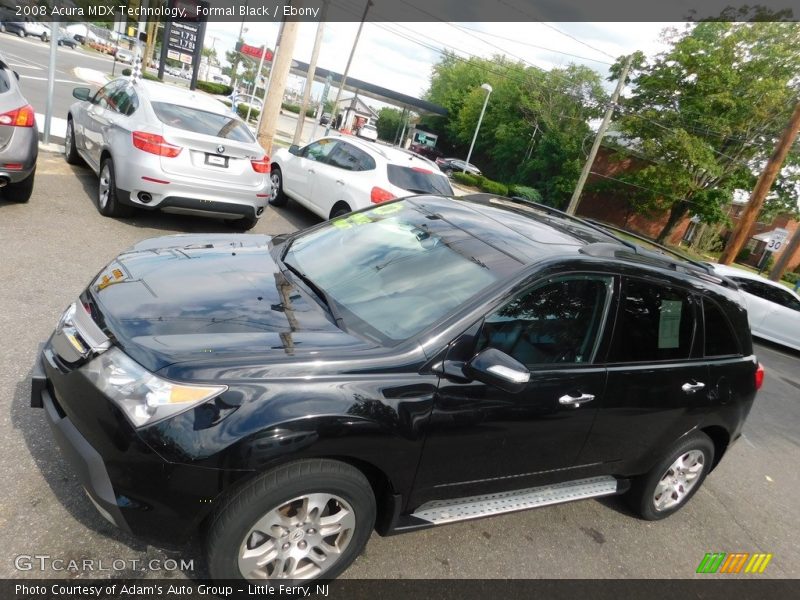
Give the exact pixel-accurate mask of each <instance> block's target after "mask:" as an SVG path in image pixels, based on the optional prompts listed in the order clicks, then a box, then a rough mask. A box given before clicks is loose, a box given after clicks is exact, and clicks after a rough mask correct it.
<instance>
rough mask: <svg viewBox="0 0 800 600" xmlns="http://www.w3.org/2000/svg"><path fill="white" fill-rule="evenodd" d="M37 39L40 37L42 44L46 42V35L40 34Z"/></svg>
mask: <svg viewBox="0 0 800 600" xmlns="http://www.w3.org/2000/svg"><path fill="white" fill-rule="evenodd" d="M39 37H40V38H42V41H43V42H46V41H47V34H46V33H43V34H42V35H40V36H39Z"/></svg>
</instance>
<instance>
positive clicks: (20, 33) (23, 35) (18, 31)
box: [17, 29, 25, 38]
mask: <svg viewBox="0 0 800 600" xmlns="http://www.w3.org/2000/svg"><path fill="white" fill-rule="evenodd" d="M17 35H18V36H19V37H21V38H24V37H25V32H24V31H23V30H22V29H17Z"/></svg>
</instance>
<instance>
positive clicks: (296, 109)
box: [281, 102, 300, 114]
mask: <svg viewBox="0 0 800 600" xmlns="http://www.w3.org/2000/svg"><path fill="white" fill-rule="evenodd" d="M281 108H282V109H283V110H288V111H289V112H291V113H295V114H300V107H299V106H298V105H297V104H291V103H289V102H284V103H283V104H281Z"/></svg>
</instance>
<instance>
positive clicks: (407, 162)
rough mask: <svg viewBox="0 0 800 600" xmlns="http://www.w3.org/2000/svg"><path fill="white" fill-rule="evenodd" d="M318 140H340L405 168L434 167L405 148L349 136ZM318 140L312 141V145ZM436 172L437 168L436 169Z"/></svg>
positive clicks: (327, 137)
mask: <svg viewBox="0 0 800 600" xmlns="http://www.w3.org/2000/svg"><path fill="white" fill-rule="evenodd" d="M319 139H331V140H341V141H344V142H347V143H348V144H353V145H354V146H357V147H358V148H359V149H361V150H364V151H366V152H369V153H371V154H373V155H374V154H377V155H378V156H380V157H381V158H383V159H384V160H386V161H387V162H390V163H392V164H395V165H402V166H406V167H412V168H413V167H418V168H422V169H427V170H432V167H436V165H435V164H434V163H433V162H431V161H430V160H428V159H427V158H424V157H422V156H419V155H418V154H414V153H413V152H411V151H410V150H406V149H405V148H398V147H396V146H387V145H386V144H380V143H377V142H370V141H367V140H362V139H361V138H357V137H355V136H351V135H336V134H332V135H328V136H323V137H322V138H319ZM316 141H319V140H313V141H312V142H309V143H313V142H316ZM436 169H437V172H438V169H439V168H438V167H436Z"/></svg>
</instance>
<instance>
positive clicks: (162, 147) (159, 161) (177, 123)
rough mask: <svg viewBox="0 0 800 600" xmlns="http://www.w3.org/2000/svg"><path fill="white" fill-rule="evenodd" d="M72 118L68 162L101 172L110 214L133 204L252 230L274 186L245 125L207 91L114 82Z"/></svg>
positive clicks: (79, 91)
mask: <svg viewBox="0 0 800 600" xmlns="http://www.w3.org/2000/svg"><path fill="white" fill-rule="evenodd" d="M72 95H73V96H75V97H76V98H78V99H79V100H80V101H79V102H76V103H75V104H73V105H72V106H71V107H70V109H69V114H68V115H67V133H66V140H65V143H64V146H65V151H66V157H67V162H69V163H71V164H75V163H77V162H79V161H80V160H81V159H83V160H85V161H86V162H87V163H88V164H89V166H90V167H91V168H92V169H93V170H94V171H95V172H96V173H97V174H98V175H99V177H100V182H99V186H98V196H97V208H98V210H99V211H100V213H101V214H103V215H105V216H109V217H123V216H128V215H130V213H131V211H132V207H137V208H145V209H151V210H152V209H160V210H162V211H164V212H173V213H182V214H193V215H201V216H209V217H217V218H223V219H226V220H228V221H230V223H231V225H232V226H233V227H235V228H237V229H240V230H247V229H251V228H252V227H253V226H254V225H255V224H256V223H257V222H258V218H259V217H260V216H261V214H262V213H263V212H264V209H265V207H266V205H267V200H268V199H269V197H270V193H271V190H272V187H271V186H272V184H271V182H270V179H269V171H270V159H269V157H268V156H266V155H265V154H264V150H263V149H262V148H261V146H259V145H258V143H257V142H256V139H255V137H254V136H253V134H252V133H251V131H250V130H249V129H248V128H247V126H246V125H245V123H244V121H242V120H241V119H239V118H238V117H236V116H235V115H232V114H231V113H230V110H229V109H228V107H227V106H225V105H224V104H222V103H221V102H219V101H217V100H215V99H214V98H212V97H211V96H208V95H206V94H203V93H202V92H192V91H189V90H185V89H182V88H178V87H175V86H171V85H166V84H163V83H157V82H153V81H133V80H131V79H129V78H121V79H115V80H114V81H111V82H110V83H108V84H107V85H106V86H105V87H103V88H101V89H100V90H99V91H98V92H97V93H96V94H94V95H92V93H91V91H90V90H89V88H75V89H74V90H73V92H72Z"/></svg>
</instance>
